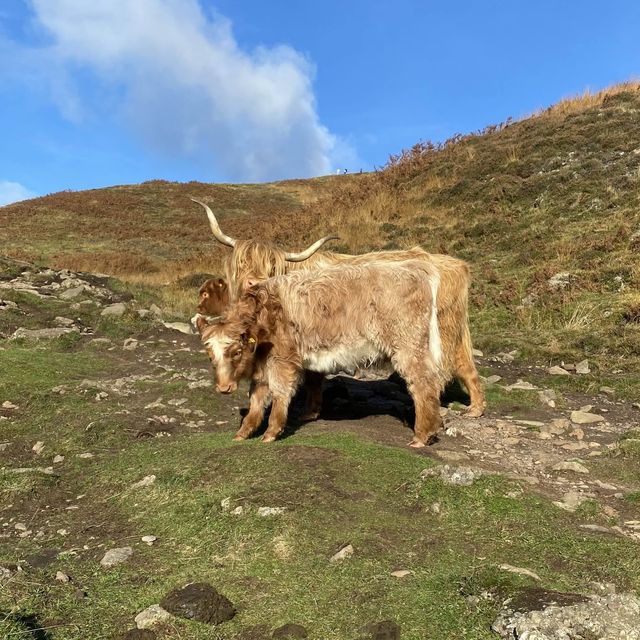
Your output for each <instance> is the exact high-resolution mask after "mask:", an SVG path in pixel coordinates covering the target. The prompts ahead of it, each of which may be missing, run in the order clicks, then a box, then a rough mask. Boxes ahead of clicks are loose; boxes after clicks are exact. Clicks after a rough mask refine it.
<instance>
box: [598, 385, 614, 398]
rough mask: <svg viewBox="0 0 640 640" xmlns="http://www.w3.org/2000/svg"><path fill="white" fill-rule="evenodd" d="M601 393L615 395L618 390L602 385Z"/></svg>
mask: <svg viewBox="0 0 640 640" xmlns="http://www.w3.org/2000/svg"><path fill="white" fill-rule="evenodd" d="M600 393H604V395H605V396H615V395H616V390H615V389H614V388H613V387H600Z"/></svg>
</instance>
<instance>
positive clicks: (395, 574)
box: [391, 569, 413, 578]
mask: <svg viewBox="0 0 640 640" xmlns="http://www.w3.org/2000/svg"><path fill="white" fill-rule="evenodd" d="M412 573H413V571H409V570H408V569H400V570H399V571H392V572H391V575H392V576H393V577H394V578H406V577H407V576H410V575H411V574H412Z"/></svg>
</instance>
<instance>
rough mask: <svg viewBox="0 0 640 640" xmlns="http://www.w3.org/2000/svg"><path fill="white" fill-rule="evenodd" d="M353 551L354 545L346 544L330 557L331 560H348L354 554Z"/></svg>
mask: <svg viewBox="0 0 640 640" xmlns="http://www.w3.org/2000/svg"><path fill="white" fill-rule="evenodd" d="M353 552H354V549H353V547H352V546H351V545H350V544H346V545H344V547H342V548H341V549H339V550H338V552H337V553H334V554H333V555H332V556H331V557H330V558H329V562H340V561H342V560H346V559H347V558H350V557H351V556H352V555H353Z"/></svg>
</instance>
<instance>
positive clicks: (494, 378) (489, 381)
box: [486, 374, 502, 384]
mask: <svg viewBox="0 0 640 640" xmlns="http://www.w3.org/2000/svg"><path fill="white" fill-rule="evenodd" d="M500 380H502V376H498V375H496V374H494V375H491V376H489V377H488V378H487V379H486V382H487V384H495V383H496V382H500Z"/></svg>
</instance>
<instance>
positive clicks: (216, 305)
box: [198, 278, 229, 316]
mask: <svg viewBox="0 0 640 640" xmlns="http://www.w3.org/2000/svg"><path fill="white" fill-rule="evenodd" d="M199 294H200V297H199V300H198V313H201V314H203V315H206V316H220V315H222V314H223V313H224V312H225V311H226V309H227V307H228V306H229V288H228V287H227V283H226V282H225V281H224V280H223V279H222V278H211V279H210V280H207V281H206V282H205V283H204V284H203V285H202V286H201V287H200V292H199Z"/></svg>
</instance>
